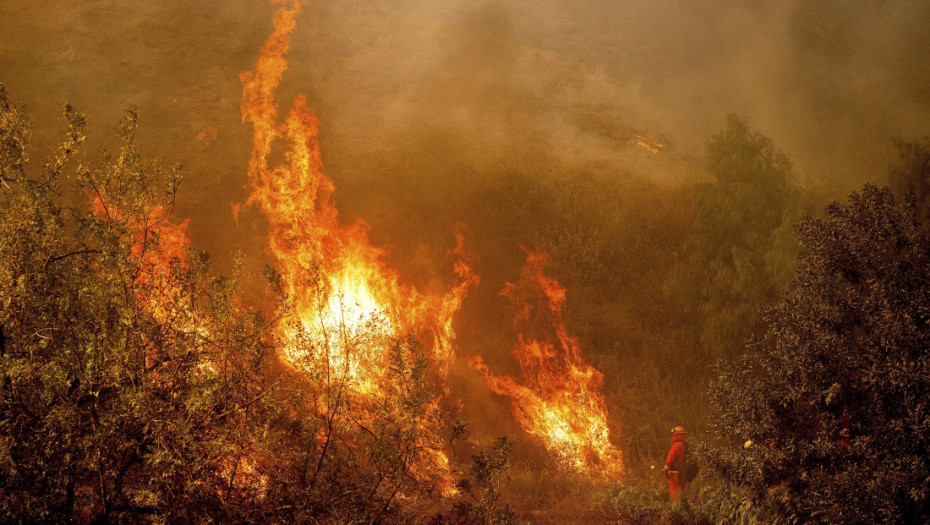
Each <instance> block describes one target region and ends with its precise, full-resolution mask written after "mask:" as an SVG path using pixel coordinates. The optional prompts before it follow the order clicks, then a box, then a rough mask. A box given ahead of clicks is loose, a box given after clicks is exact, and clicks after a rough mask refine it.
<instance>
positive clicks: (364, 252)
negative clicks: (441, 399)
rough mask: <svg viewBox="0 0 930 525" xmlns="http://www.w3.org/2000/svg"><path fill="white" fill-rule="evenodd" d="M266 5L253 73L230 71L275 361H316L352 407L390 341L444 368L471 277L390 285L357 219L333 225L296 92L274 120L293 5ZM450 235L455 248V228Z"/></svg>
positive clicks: (373, 387)
mask: <svg viewBox="0 0 930 525" xmlns="http://www.w3.org/2000/svg"><path fill="white" fill-rule="evenodd" d="M275 3H283V4H285V6H284V7H282V8H281V9H280V10H278V12H277V13H276V14H275V15H274V20H273V22H274V32H273V33H272V35H271V36H270V37H269V38H268V40H267V41H266V43H265V44H264V46H263V47H262V51H261V56H260V58H259V61H258V64H257V67H256V70H255V71H254V72H246V73H243V74H242V75H241V77H240V78H241V81H242V84H243V94H242V108H241V109H242V118H243V121H244V122H249V123H251V124H252V128H253V149H252V156H251V160H250V162H249V185H250V188H251V195H250V197H249V200H248V204H250V205H257V206H258V207H259V208H260V209H261V211H262V212H263V213H264V215H265V216H266V217H267V219H268V225H269V236H270V240H269V245H270V250H271V252H272V254H273V255H274V256H275V258H276V259H277V262H278V266H279V268H280V272H281V278H282V282H283V284H284V287H285V291H286V293H287V294H288V299H289V301H290V304H291V306H292V309H291V314H290V315H289V316H287V317H285V318H284V319H282V321H281V323H280V325H279V327H278V331H279V336H280V338H281V340H282V341H283V343H282V345H283V348H282V351H283V354H284V357H285V359H286V360H287V361H288V362H289V363H290V364H291V365H292V366H294V367H295V368H298V369H299V368H301V367H304V368H306V367H313V366H317V365H314V364H312V363H317V364H318V363H320V362H323V363H324V364H323V365H322V366H324V367H325V368H326V369H327V370H332V371H334V372H336V373H338V374H339V376H340V378H341V380H342V381H344V382H345V385H346V388H347V389H348V391H349V393H351V394H352V395H355V396H358V398H359V399H358V400H357V401H358V402H357V403H354V404H353V406H354V407H358V408H355V410H364V406H365V401H366V399H367V400H368V401H369V402H373V401H374V400H376V399H378V398H380V397H382V396H383V395H384V388H383V387H384V385H385V384H386V382H387V381H390V378H391V371H390V369H389V368H390V359H389V352H390V341H391V340H392V339H395V338H397V337H402V336H407V335H414V336H417V337H419V338H421V339H423V338H427V339H429V338H430V337H431V338H432V342H433V344H432V347H431V348H430V351H431V352H430V354H431V357H432V358H433V361H434V363H435V364H436V369H437V370H438V371H439V372H440V373H441V374H442V375H445V374H446V373H447V372H448V369H449V366H450V365H451V363H452V361H453V360H454V356H455V353H454V351H453V349H452V344H453V341H454V339H455V333H454V331H453V330H452V316H453V315H454V313H455V312H456V311H457V310H458V308H459V307H460V305H461V301H462V298H463V297H464V296H465V294H466V293H467V291H468V289H469V288H470V287H471V286H473V285H474V283H476V282H477V278H476V277H475V276H473V275H472V274H471V271H470V269H469V268H468V266H467V265H465V264H464V263H461V262H460V263H459V264H458V265H457V266H456V272H457V273H458V275H459V276H460V278H461V283H460V284H459V285H457V286H456V287H454V288H453V289H452V290H451V291H450V292H449V293H448V294H446V295H445V296H428V295H423V294H421V293H419V292H417V290H415V289H413V288H411V287H406V286H402V285H401V284H399V282H398V276H397V273H396V272H394V271H393V270H391V269H390V268H388V267H386V266H385V264H384V262H383V258H384V255H385V254H384V252H383V250H381V249H379V248H376V247H374V246H372V245H371V243H370V241H369V239H368V234H367V228H368V227H367V225H366V224H365V223H364V222H362V221H356V222H355V223H353V224H350V225H341V224H339V221H338V213H337V210H336V208H335V206H334V205H333V203H332V200H331V198H332V195H333V192H334V191H335V185H334V184H333V182H332V181H331V180H330V179H329V178H328V177H326V176H325V175H324V173H323V163H322V160H321V153H320V147H319V142H318V135H319V127H318V126H319V121H318V119H317V117H316V116H315V115H314V113H313V111H312V110H311V109H309V108H308V106H307V101H306V98H305V97H304V96H303V95H300V96H298V97H297V99H296V100H295V101H294V104H293V105H292V107H291V109H290V111H289V112H288V114H287V117H286V119H285V121H284V123H283V124H281V125H279V124H278V123H277V120H278V107H277V103H276V101H275V91H276V90H277V88H278V86H279V84H280V81H281V77H282V75H283V73H284V71H285V70H286V69H287V61H286V59H285V58H284V55H285V53H287V51H288V47H289V40H288V35H289V34H290V33H291V32H292V31H293V30H294V28H295V27H296V22H295V17H296V16H297V15H298V14H299V13H300V11H301V5H302V2H301V1H300V0H290V1H283V2H282V1H280V0H278V1H276V2H275ZM279 139H284V140H285V141H286V142H287V144H288V150H287V152H286V153H285V154H284V156H283V162H281V163H280V164H279V165H277V166H271V165H270V164H269V160H268V159H269V156H270V155H271V153H272V149H273V146H274V145H275V144H276V142H277V141H278V140H279ZM457 237H458V239H459V245H460V246H461V243H462V242H463V241H462V239H463V234H462V233H461V232H457ZM308 352H310V353H312V355H308ZM306 371H307V372H313V371H314V370H306ZM327 373H328V372H327ZM356 417H360V418H364V414H360V415H356ZM424 419H433V418H424ZM433 452H434V456H433V457H432V458H431V459H430V461H429V463H430V464H431V465H437V464H438V465H446V466H447V465H448V460H447V458H446V457H445V456H444V455H443V454H442V453H441V452H437V451H435V450H434V451H433Z"/></svg>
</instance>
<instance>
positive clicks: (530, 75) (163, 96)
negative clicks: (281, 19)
mask: <svg viewBox="0 0 930 525" xmlns="http://www.w3.org/2000/svg"><path fill="white" fill-rule="evenodd" d="M275 8H276V6H273V5H271V4H269V3H267V2H264V1H260V0H249V1H246V0H183V1H182V0H134V1H117V0H86V1H74V2H60V1H50V0H4V2H2V3H0V35H2V37H0V82H3V83H4V84H5V85H6V86H7V88H8V90H9V92H10V96H11V98H12V99H14V100H19V101H23V102H25V103H26V104H27V107H28V112H29V114H30V115H31V116H32V118H33V122H34V124H35V132H34V139H35V140H34V141H35V144H36V145H37V146H38V147H39V148H40V150H41V148H48V147H50V146H49V145H50V144H52V143H53V142H54V139H55V137H56V135H55V133H56V132H57V131H56V130H57V129H58V125H59V121H58V120H57V118H58V117H57V115H56V112H57V111H58V109H59V108H60V104H61V103H63V102H65V101H67V102H70V103H72V104H73V105H74V106H75V107H76V108H77V109H79V110H80V111H83V112H84V113H86V114H87V116H88V122H89V131H90V137H89V143H90V144H99V143H112V142H113V138H114V136H115V135H116V133H115V128H116V123H117V121H118V119H119V116H120V113H121V111H122V108H124V107H125V106H126V105H128V104H134V105H136V106H138V108H139V111H140V115H141V129H142V131H141V132H140V133H141V135H140V142H141V143H142V144H144V148H145V150H146V152H147V153H150V154H158V155H159V156H161V157H163V158H165V159H167V160H170V161H177V162H181V163H183V164H184V165H185V166H186V174H187V178H186V184H185V187H184V190H183V195H182V202H181V203H180V208H179V211H178V213H179V214H180V215H182V216H185V217H187V216H189V217H191V232H190V233H191V235H192V237H193V240H194V243H195V244H197V245H199V246H201V247H203V248H205V249H208V250H209V251H211V252H212V253H217V254H219V255H220V259H221V260H222V258H223V257H224V254H227V253H229V252H230V251H231V250H233V249H244V250H247V251H248V250H261V243H262V241H261V240H260V238H259V237H252V238H250V236H249V235H248V232H249V231H250V228H253V227H255V226H254V225H250V223H249V222H248V221H246V222H245V223H244V224H240V225H239V226H238V227H237V226H236V225H235V224H234V222H233V220H232V215H231V213H230V205H231V204H232V203H234V202H241V201H242V200H243V199H244V198H245V190H244V185H245V182H246V177H245V172H246V171H245V170H246V164H247V159H248V156H249V150H250V130H249V129H248V127H247V126H246V125H244V124H242V123H241V120H240V114H239V96H240V83H239V80H238V75H239V73H241V72H242V71H247V70H250V69H251V68H252V67H254V63H255V59H256V57H257V55H258V52H259V49H260V47H261V44H262V42H263V41H264V39H265V38H266V37H267V35H268V34H269V33H270V31H271V15H272V13H273V11H274V9H275ZM928 50H930V4H928V3H926V2H921V1H895V2H878V1H861V0H857V1H826V0H822V1H819V0H813V1H812V0H796V1H782V2H758V1H750V0H732V1H701V2H697V1H691V2H685V1H674V0H667V1H653V2H617V1H608V0H510V1H498V2H491V1H480V0H468V1H465V0H438V1H429V2H425V1H418V2H415V1H412V0H383V1H372V0H365V1H361V0H358V1H354V0H338V1H336V0H325V1H310V0H308V1H307V2H306V4H305V8H304V13H303V14H302V15H301V16H300V18H299V20H298V27H297V30H296V31H295V33H294V34H293V37H292V46H291V52H290V53H289V56H288V59H289V64H290V69H289V71H288V72H287V74H286V75H285V77H284V79H283V83H282V87H281V89H280V90H279V101H280V103H281V104H282V106H283V107H284V108H286V107H287V106H288V105H289V104H290V102H291V101H292V100H293V97H294V96H295V95H296V94H298V93H305V94H306V95H307V97H308V101H309V103H310V105H311V106H312V107H314V108H315V110H316V112H317V114H318V115H319V117H320V119H321V121H322V135H321V144H322V148H323V159H324V163H325V165H326V167H327V173H328V174H329V175H330V177H332V178H333V179H334V180H335V182H336V187H337V193H336V197H335V198H336V202H337V206H338V207H339V208H340V210H341V212H342V213H343V215H344V216H345V217H346V218H347V220H348V219H350V218H356V217H359V218H363V219H365V220H366V221H367V222H368V223H369V224H370V225H371V228H372V236H373V238H374V239H375V240H376V241H379V242H382V243H384V244H386V245H405V246H408V247H414V248H415V247H416V244H417V243H416V242H415V241H409V240H408V241H405V240H404V239H401V238H399V236H402V235H408V236H409V235H411V234H410V233H409V231H408V230H406V229H405V230H404V231H403V233H402V232H400V231H399V230H400V229H399V228H397V227H396V225H397V224H398V223H401V222H404V221H411V220H414V221H419V223H420V224H424V225H429V226H424V229H426V230H429V229H430V228H433V229H434V230H435V231H436V232H446V233H443V235H446V234H447V233H448V231H449V225H450V224H451V223H452V222H454V221H456V220H460V219H461V218H462V216H464V215H466V214H465V213H463V212H462V210H466V209H468V208H469V206H471V205H472V203H471V202H470V200H469V199H470V198H472V196H473V195H474V191H473V190H474V188H475V187H479V186H481V185H486V184H489V183H491V182H493V180H494V179H495V177H499V176H501V174H503V173H507V172H510V171H523V172H529V173H532V174H534V176H539V177H560V176H564V174H565V173H568V172H571V173H578V172H590V173H595V174H598V175H604V176H616V177H630V176H635V177H645V178H649V179H651V180H655V181H657V182H659V183H661V184H672V185H674V184H682V183H687V182H689V181H693V180H698V179H700V178H702V177H704V176H705V175H704V174H703V171H702V167H701V157H702V154H703V148H704V144H705V143H706V141H707V140H708V139H709V138H710V137H711V136H712V135H713V134H714V133H715V132H717V131H718V130H720V129H721V128H722V127H723V126H724V122H725V117H726V115H727V114H729V113H735V114H738V115H741V116H744V117H746V118H748V120H749V122H750V123H751V125H752V126H753V128H754V129H756V130H757V131H759V132H760V133H762V134H764V135H767V136H770V137H772V138H773V139H774V141H775V143H776V144H777V145H778V146H779V147H780V148H781V149H782V150H784V151H785V152H786V153H787V154H788V155H789V157H790V158H791V160H792V162H793V164H794V167H795V171H796V173H797V174H798V175H799V176H800V177H803V178H810V179H812V180H816V181H827V182H829V183H831V184H836V185H838V186H840V187H841V189H842V190H843V191H845V190H846V189H848V188H854V187H856V186H858V185H860V184H861V183H862V182H864V181H867V180H874V181H878V182H882V181H883V180H884V177H885V173H886V169H887V165H888V164H889V163H891V162H893V161H894V160H895V152H894V148H893V146H892V139H893V138H895V137H900V138H903V139H906V140H914V139H919V138H921V137H923V136H925V135H928V134H930V119H928V117H930V60H928V59H930V51H928ZM640 136H642V137H648V138H650V139H653V140H656V141H659V142H661V143H663V144H665V145H666V147H665V149H663V150H661V151H660V152H659V153H651V152H649V151H647V150H645V149H643V148H641V147H637V146H636V137H640ZM410 217H413V219H411V218H410ZM392 225H394V226H393V227H392ZM392 228H393V229H392ZM430 231H432V230H430ZM423 235H427V234H423ZM436 235H439V233H436ZM405 243H406V244H405ZM406 257H408V258H412V259H415V258H416V257H417V253H416V250H412V253H408V254H407V255H406ZM424 257H425V256H424Z"/></svg>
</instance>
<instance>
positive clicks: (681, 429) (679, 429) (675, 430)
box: [672, 426, 687, 436]
mask: <svg viewBox="0 0 930 525" xmlns="http://www.w3.org/2000/svg"><path fill="white" fill-rule="evenodd" d="M678 434H687V432H685V427H682V426H677V427H674V428H672V435H673V436H677V435H678Z"/></svg>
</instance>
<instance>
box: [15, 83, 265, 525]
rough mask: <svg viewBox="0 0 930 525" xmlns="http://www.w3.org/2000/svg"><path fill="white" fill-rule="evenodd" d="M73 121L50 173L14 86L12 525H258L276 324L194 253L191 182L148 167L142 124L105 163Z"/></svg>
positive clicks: (127, 122)
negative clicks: (86, 153)
mask: <svg viewBox="0 0 930 525" xmlns="http://www.w3.org/2000/svg"><path fill="white" fill-rule="evenodd" d="M64 116H65V119H66V124H67V134H66V137H65V140H64V142H63V144H62V145H61V147H59V148H58V150H57V151H56V152H54V154H53V155H52V157H51V158H50V159H49V160H48V161H46V162H45V164H44V166H42V167H41V169H34V168H33V167H32V166H31V165H30V163H29V159H28V155H27V152H28V140H27V139H28V130H29V126H28V123H27V122H26V120H25V118H24V116H23V113H22V110H21V109H20V108H17V107H15V106H14V105H13V104H11V103H10V102H9V100H8V98H7V96H6V92H5V91H4V90H3V88H2V86H0V176H2V180H0V327H2V333H3V345H2V347H0V348H2V352H0V521H5V522H7V521H8V522H74V521H76V522H80V523H103V522H110V521H138V520H153V519H160V520H176V521H187V520H192V521H197V518H198V517H201V518H203V517H212V518H213V519H224V518H228V517H230V516H233V517H237V519H246V518H247V517H248V509H249V504H250V503H253V502H254V501H255V499H256V498H260V497H261V494H259V493H258V492H257V491H256V490H255V489H256V487H255V485H256V484H259V485H260V482H261V478H260V476H257V477H252V478H249V479H246V480H245V481H243V476H241V475H237V472H240V470H238V469H237V466H238V465H240V464H241V462H242V459H243V458H242V456H243V454H245V453H247V452H248V451H249V450H251V449H252V448H254V441H255V435H254V433H253V432H252V431H251V429H253V428H255V427H256V425H255V423H254V421H255V419H256V418H258V419H260V417H259V416H260V414H259V413H258V412H256V411H257V410H258V408H259V407H260V404H259V403H256V400H259V399H261V398H262V396H264V395H265V393H267V391H268V388H269V385H267V384H266V381H265V379H264V377H265V376H264V375H263V374H261V373H260V372H261V369H262V367H263V366H264V364H265V354H266V350H267V345H266V344H265V342H264V340H263V338H262V336H261V333H262V330H263V322H262V320H261V319H260V317H258V316H256V315H253V314H249V313H247V312H243V311H241V310H240V309H239V308H237V307H236V306H235V302H234V301H233V300H232V294H233V291H234V289H235V286H234V283H233V282H232V281H231V280H229V279H223V278H219V277H215V276H213V275H212V274H211V273H210V272H209V268H208V261H207V257H206V255H205V254H202V253H197V252H193V251H190V250H189V249H188V248H187V242H186V237H185V236H184V232H183V225H181V224H176V223H174V222H172V220H171V213H170V212H171V208H172V204H173V202H174V197H175V195H176V193H177V189H178V185H179V183H180V169H179V167H166V166H165V165H164V164H163V163H161V162H160V161H158V160H157V159H156V160H153V161H150V162H146V161H143V160H142V158H141V157H140V155H139V153H138V151H137V149H136V147H135V144H134V137H135V129H136V125H137V117H136V114H135V111H134V110H132V109H129V110H127V112H126V116H125V118H124V119H123V121H122V123H121V125H120V132H121V136H122V140H123V144H122V147H121V149H120V151H119V153H118V155H117V156H116V157H115V158H111V157H110V156H109V155H107V154H106V153H104V154H103V155H102V157H103V158H102V160H101V161H100V162H99V164H98V165H97V166H96V167H93V168H91V167H89V166H88V163H87V161H86V160H82V159H81V153H80V152H81V145H82V143H83V142H84V133H83V129H84V117H83V116H82V115H80V114H79V113H76V112H75V111H73V110H72V109H71V108H70V107H69V106H66V107H65V111H64ZM69 197H70V199H69ZM253 482H254V483H253ZM243 516H244V517H243Z"/></svg>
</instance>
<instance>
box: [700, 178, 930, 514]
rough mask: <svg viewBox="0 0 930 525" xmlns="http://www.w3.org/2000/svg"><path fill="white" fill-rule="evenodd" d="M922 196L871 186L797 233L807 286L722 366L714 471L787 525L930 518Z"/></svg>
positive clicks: (928, 303) (927, 251) (793, 291)
mask: <svg viewBox="0 0 930 525" xmlns="http://www.w3.org/2000/svg"><path fill="white" fill-rule="evenodd" d="M920 228H921V222H920V212H919V210H918V207H917V206H916V202H915V199H914V198H913V197H909V198H907V199H905V200H904V201H903V202H896V201H895V199H894V197H893V195H892V193H891V191H890V190H888V189H887V188H878V187H875V186H870V185H869V186H865V187H864V188H863V190H862V192H861V193H853V194H852V195H851V196H850V198H849V203H848V205H846V206H841V205H839V204H833V205H831V206H830V207H829V208H827V215H826V217H825V218H824V219H815V218H812V217H806V218H805V219H803V220H802V221H801V222H800V224H799V226H798V229H797V231H798V236H799V239H800V244H801V246H802V249H803V251H802V254H801V256H800V261H799V262H800V265H799V268H798V273H797V277H796V279H795V281H794V283H793V285H792V286H791V288H790V290H788V291H787V293H786V294H785V295H784V296H783V298H782V300H781V301H780V302H778V303H777V304H776V305H774V306H773V307H771V308H770V309H768V310H767V312H766V314H765V320H766V322H767V325H768V329H767V331H766V332H765V335H764V337H762V338H761V339H759V340H756V341H754V342H752V343H751V344H750V345H749V346H748V348H747V350H746V353H745V356H744V358H743V360H742V362H741V363H739V364H725V365H723V366H721V369H720V376H719V379H718V381H717V382H716V384H715V386H714V388H713V389H712V392H711V401H712V404H713V408H714V412H715V415H714V417H713V419H712V428H713V429H714V431H715V432H716V433H717V434H718V435H719V436H720V437H721V438H722V439H723V440H724V443H725V444H724V445H723V446H721V447H720V448H719V449H717V450H716V451H715V452H713V453H712V454H711V455H710V457H709V459H710V460H711V464H712V465H713V467H714V468H715V470H717V471H718V472H719V473H720V474H721V475H722V476H723V478H724V479H725V480H726V481H727V482H728V483H730V484H732V485H735V486H739V487H742V488H744V489H746V490H748V492H749V494H750V495H751V497H752V499H753V502H754V503H756V504H760V505H763V506H765V507H766V508H767V509H768V510H769V512H770V513H771V515H772V516H773V517H775V518H777V519H784V520H787V521H789V522H802V523H926V522H927V521H928V520H930V512H928V509H930V477H928V475H927V473H928V472H930V456H928V454H927V450H928V446H930V351H928V349H930V324H928V321H930V242H928V240H927V239H926V238H925V237H924V236H923V235H921V234H920Z"/></svg>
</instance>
